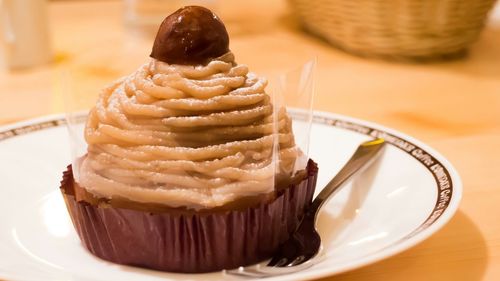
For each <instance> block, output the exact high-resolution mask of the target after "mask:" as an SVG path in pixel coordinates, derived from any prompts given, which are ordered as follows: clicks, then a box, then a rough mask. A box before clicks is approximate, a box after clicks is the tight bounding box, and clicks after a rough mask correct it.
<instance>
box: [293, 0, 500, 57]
mask: <svg viewBox="0 0 500 281" xmlns="http://www.w3.org/2000/svg"><path fill="white" fill-rule="evenodd" d="M289 1H290V2H291V4H292V6H293V7H294V9H295V11H296V13H297V14H298V16H299V18H300V20H301V21H302V23H303V25H304V26H305V28H306V29H307V30H309V31H310V32H312V33H314V34H316V35H319V36H320V37H323V38H325V39H326V40H328V41H329V42H330V43H332V44H333V45H335V46H337V47H339V48H341V49H344V50H347V51H349V52H351V53H355V54H358V55H366V56H381V57H384V58H395V59H416V60H422V59H424V60H425V59H434V58H446V57H453V56H456V55H457V54H461V53H464V51H465V50H466V48H467V47H468V46H469V45H470V44H471V43H472V42H474V40H476V38H477V37H478V35H479V33H480V31H481V29H482V28H483V26H484V23H485V20H486V17H487V15H488V12H489V10H490V9H491V8H492V7H493V5H494V3H495V1H496V0H289Z"/></svg>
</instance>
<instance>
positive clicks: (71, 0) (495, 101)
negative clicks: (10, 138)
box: [0, 0, 500, 280]
mask: <svg viewBox="0 0 500 281" xmlns="http://www.w3.org/2000/svg"><path fill="white" fill-rule="evenodd" d="M495 2H496V1H494V0H356V1H352V0H252V1H231V0H204V1H203V0H199V1H180V0H0V125H4V124H8V123H11V122H16V121H20V120H24V119H28V118H33V117H37V116H40V115H46V114H54V113H63V112H67V111H74V110H79V109H87V108H89V107H90V106H92V105H93V103H94V102H95V99H96V96H97V95H98V93H99V91H100V89H102V88H103V87H104V86H105V85H107V84H109V83H111V82H112V81H113V80H115V79H117V78H119V77H121V76H124V75H127V74H129V73H131V72H132V71H134V70H135V69H137V68H138V67H139V66H140V65H141V64H143V63H146V62H147V61H148V60H149V54H150V51H151V47H152V44H153V40H154V36H155V33H156V30H157V27H158V26H159V24H160V23H161V21H162V20H163V18H164V17H165V16H167V15H168V14H170V13H171V12H173V11H175V10H176V9H178V8H179V7H181V6H183V5H188V4H198V5H203V6H207V7H209V8H211V9H213V10H214V11H215V12H216V13H217V14H218V15H219V17H220V18H221V19H222V20H223V22H224V23H225V24H226V27H227V30H228V32H229V35H230V40H231V41H230V48H231V50H232V52H233V53H234V54H235V56H236V60H237V62H238V63H244V64H247V65H249V67H250V69H251V70H252V71H253V72H256V73H258V74H261V75H266V76H269V77H273V75H276V74H277V73H283V72H285V71H287V70H290V69H295V68H297V67H298V66H300V65H301V64H303V63H304V62H306V61H308V60H310V59H311V58H317V69H316V72H315V73H316V76H315V82H316V87H315V89H316V97H315V100H314V108H315V109H316V110H322V111H329V112H335V113H340V114H345V115H349V116H354V117H358V118H362V119H366V120H370V121H374V122H377V123H381V124H383V125H385V126H388V127H393V128H395V129H398V130H401V131H403V132H405V133H408V134H410V135H413V136H415V137H417V138H419V139H421V140H423V141H424V142H426V143H429V144H430V145H431V146H432V147H434V148H436V149H438V150H439V151H440V152H442V153H443V154H444V155H445V156H446V157H447V158H448V159H449V160H450V161H451V162H452V163H453V164H454V165H455V166H456V168H457V169H458V171H459V172H460V175H461V177H462V179H463V182H464V186H465V190H464V199H463V200H462V203H461V206H460V211H459V212H458V215H457V216H456V217H455V218H454V219H453V220H452V221H451V222H450V224H449V225H448V226H447V227H445V228H444V229H443V230H442V231H440V232H439V233H438V234H436V235H434V236H433V237H432V238H430V239H429V240H427V241H426V242H425V243H422V245H419V246H417V247H415V248H413V249H412V250H409V251H407V252H405V253H402V254H400V255H398V256H396V257H394V258H391V259H389V260H387V261H384V262H382V263H379V264H376V265H373V266H369V267H366V268H363V269H360V270H357V271H355V272H353V273H348V274H345V275H341V276H339V277H338V278H337V277H336V278H337V279H336V280H360V279H363V277H364V278H365V279H364V280H366V279H370V280H389V279H390V280H401V279H406V278H408V277H411V276H414V278H415V279H413V280H421V279H425V278H428V277H429V276H430V275H432V278H434V279H433V280H450V279H449V278H450V277H449V276H455V277H457V278H455V279H454V280H480V279H482V280H499V279H498V278H499V276H500V268H499V267H498V263H497V262H498V257H499V255H498V253H499V251H498V249H499V248H498V245H499V243H498V241H500V240H499V233H500V229H499V227H498V218H497V217H496V216H495V214H496V213H495V212H492V210H494V209H495V208H498V198H500V197H499V192H498V190H499V189H498V187H499V184H498V176H496V177H495V175H497V174H498V170H499V169H500V154H499V150H498V144H499V143H500V5H499V4H497V3H495ZM332 145H334V144H332ZM0 157H1V155H0ZM477 233H479V234H480V235H479V238H478V237H477V236H478V235H477ZM473 234H476V235H475V236H474V235H473ZM482 235H484V236H485V238H483V237H482ZM483 240H486V241H483ZM486 247H488V249H486ZM494 249H497V250H494ZM495 263H497V264H496V266H495V265H494V264H495ZM487 264H491V266H489V267H487V266H486V265H487ZM428 271H430V272H431V274H428ZM447 274H450V275H447ZM356 276H358V277H360V278H359V279H356ZM424 276H425V277H424ZM372 277H373V278H372ZM398 277H401V278H399V279H398ZM462 277H463V278H462ZM388 278H389V279H388ZM391 278H392V279H391Z"/></svg>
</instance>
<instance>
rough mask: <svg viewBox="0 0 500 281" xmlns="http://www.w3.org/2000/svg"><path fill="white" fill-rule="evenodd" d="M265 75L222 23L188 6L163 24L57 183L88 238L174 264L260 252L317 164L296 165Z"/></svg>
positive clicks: (232, 263)
mask: <svg viewBox="0 0 500 281" xmlns="http://www.w3.org/2000/svg"><path fill="white" fill-rule="evenodd" d="M266 84H267V82H266V80H265V79H264V78H260V77H258V76H256V75H255V74H253V73H251V72H249V70H248V67H247V66H245V65H240V64H237V63H236V62H235V59H234V55H233V54H232V53H231V51H230V50H229V37H228V35H227V31H226V29H225V27H224V24H223V23H222V22H221V21H220V19H219V18H218V17H217V16H216V15H215V14H213V13H212V12H211V11H210V10H208V9H206V8H203V7H198V6H188V7H184V8H181V9H179V10H178V11H176V12H175V13H173V14H172V15H170V16H168V17H167V18H166V19H165V20H164V21H163V23H162V24H161V26H160V29H159V31H158V34H157V36H156V39H155V43H154V46H153V50H152V53H151V60H150V61H149V62H147V63H146V64H144V65H143V66H141V67H139V69H138V70H137V71H136V72H134V73H132V74H131V75H129V76H127V77H124V78H122V79H120V80H118V81H116V82H115V83H113V84H112V85H110V86H109V87H107V88H105V89H104V90H103V91H102V93H101V94H100V96H99V99H98V101H97V103H96V105H95V107H94V108H93V109H92V110H91V111H90V113H89V117H88V120H87V124H86V128H85V138H86V141H87V143H88V151H87V154H86V155H84V156H83V157H82V158H80V159H78V161H77V162H75V163H74V165H73V166H70V167H69V168H68V171H66V172H65V173H64V177H63V181H62V183H61V191H62V193H63V196H64V198H65V202H66V205H67V208H68V210H69V213H70V215H71V218H72V221H73V224H74V226H75V228H76V230H77V232H78V235H79V236H80V238H81V240H82V242H83V244H84V246H85V247H86V248H87V249H88V250H89V251H90V252H91V253H93V254H94V255H96V256H98V257H101V258H103V259H106V260H109V261H112V262H116V263H120V264H127V265H134V266H140V267H147V268H153V269H158V270H164V271H173V272H197V273H199V272H208V271H215V270H221V269H230V268H235V267H238V266H244V265H248V264H252V263H256V262H259V261H261V260H263V259H265V258H267V257H269V256H270V255H271V254H272V253H273V251H274V250H275V249H276V248H277V247H278V246H279V244H280V243H281V242H283V241H284V240H286V239H287V238H288V236H289V235H290V233H291V232H293V231H294V230H295V228H296V226H297V225H298V222H299V221H300V218H301V216H302V214H303V210H304V208H305V207H306V206H307V205H308V204H309V203H310V201H311V198H312V195H313V192H314V187H315V183H316V175H317V166H316V164H315V163H314V162H312V161H311V160H309V163H308V165H307V167H305V168H300V167H297V165H296V163H297V159H299V158H300V157H304V155H303V154H302V152H301V151H300V149H299V148H298V147H297V146H296V145H295V142H294V136H293V132H292V126H291V119H290V117H289V116H288V115H287V113H286V110H285V109H284V108H275V106H273V104H272V103H271V99H270V97H269V95H268V94H266V92H265V87H266Z"/></svg>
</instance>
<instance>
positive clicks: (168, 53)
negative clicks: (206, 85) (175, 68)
mask: <svg viewBox="0 0 500 281" xmlns="http://www.w3.org/2000/svg"><path fill="white" fill-rule="evenodd" d="M228 51H229V36H228V34H227V31H226V27H225V26H224V24H223V23H222V21H221V20H220V19H219V17H217V16H216V15H215V14H214V13H213V12H212V11H210V10H209V9H207V8H204V7H200V6H187V7H183V8H180V9H179V10H177V11H175V12H174V13H173V14H171V15H170V16H168V17H167V18H165V19H164V20H163V22H162V23H161V25H160V28H159V29H158V33H157V34H156V38H155V42H154V45H153V50H152V52H151V55H150V56H151V57H152V58H155V59H157V60H160V61H163V62H166V63H169V64H185V65H199V64H207V63H208V62H209V61H210V60H211V59H214V58H217V57H220V56H222V55H223V54H225V53H227V52H228Z"/></svg>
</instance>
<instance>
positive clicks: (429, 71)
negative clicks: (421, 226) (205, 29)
mask: <svg viewBox="0 0 500 281" xmlns="http://www.w3.org/2000/svg"><path fill="white" fill-rule="evenodd" d="M353 2H356V3H353ZM494 2H495V1H491V0H477V1H462V0H456V1H454V0H440V1H434V0H427V1H419V0H392V1H384V0H379V1H376V0H370V1H366V0H365V1H347V0H344V1H341V0H330V1H306V0H290V1H284V0H283V1H282V0H274V1H265V0H253V1H244V2H240V1H230V0H204V1H203V0H199V1H180V0H100V1H98V0H65V1H64V0H58V1H48V0H1V7H2V8H1V14H0V15H1V21H0V22H1V28H2V29H1V30H2V33H3V34H2V41H1V48H0V50H1V51H0V57H1V60H0V65H1V71H0V124H1V123H9V122H13V121H17V120H20V119H26V118H30V117H34V116H38V115H44V114H48V113H58V112H64V111H66V110H67V108H65V106H67V105H65V100H64V99H65V98H64V95H65V94H66V95H67V94H68V91H71V92H72V93H70V94H71V95H73V96H75V95H76V96H79V97H81V98H82V100H88V101H89V102H88V103H89V104H85V102H82V104H81V106H82V108H85V107H87V106H90V105H91V103H92V102H93V101H94V100H95V96H96V95H97V94H98V92H99V90H100V89H101V88H102V87H103V86H104V85H106V84H108V83H110V82H111V81H113V80H114V79H116V78H118V77H120V76H123V75H126V74H128V73H130V72H131V71H133V70H134V69H136V68H137V67H138V66H139V65H141V64H142V63H145V62H146V61H147V60H148V56H149V53H150V50H151V46H152V42H153V39H154V35H155V33H156V30H157V27H158V25H159V24H160V23H161V21H162V19H163V18H164V17H165V16H166V15H168V14H169V13H171V12H172V11H175V10H176V9H178V8H179V7H181V6H183V5H188V4H198V5H204V6H207V7H209V8H211V9H213V10H214V11H215V12H216V13H217V14H218V15H219V16H220V17H221V18H222V20H223V21H224V22H225V24H226V27H227V29H228V31H229V34H230V38H231V43H230V48H231V50H232V51H233V53H235V55H236V59H237V61H238V62H239V63H245V64H248V65H249V66H250V68H251V69H252V70H253V71H254V72H257V73H259V74H263V75H267V74H271V75H272V73H276V72H280V71H284V70H287V69H290V68H293V67H296V66H298V65H300V64H301V63H303V62H304V61H307V60H308V59H310V58H313V57H317V58H318V71H317V72H316V73H317V77H316V82H317V87H316V90H317V95H316V100H315V108H316V109H319V110H325V111H334V112H338V113H343V114H348V115H353V116H356V117H362V118H366V119H370V120H373V121H378V122H381V123H384V124H386V125H389V126H394V127H397V128H400V129H404V130H405V131H409V132H410V133H412V128H413V127H416V128H415V132H413V133H418V131H420V129H426V135H427V134H431V135H430V136H438V135H442V134H445V135H446V134H449V132H448V131H449V130H447V128H448V129H452V130H454V132H460V131H461V130H477V129H478V127H484V126H488V125H493V124H484V123H481V124H480V125H479V122H481V121H487V122H492V120H494V119H495V118H492V117H493V114H495V112H496V111H498V108H499V100H498V96H499V93H498V92H499V91H500V64H499V62H500V47H499V46H500V8H499V7H496V8H495V7H494ZM479 93H481V98H480V99H475V104H471V103H470V102H469V101H468V99H469V98H474V97H476V96H478V94H479ZM374 101H377V102H374ZM72 106H73V105H72ZM448 108H461V109H464V110H459V111H457V110H452V111H450V110H448ZM70 109H74V108H70ZM465 109H467V110H465ZM488 120H491V121H488ZM497 129H498V128H497Z"/></svg>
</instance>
